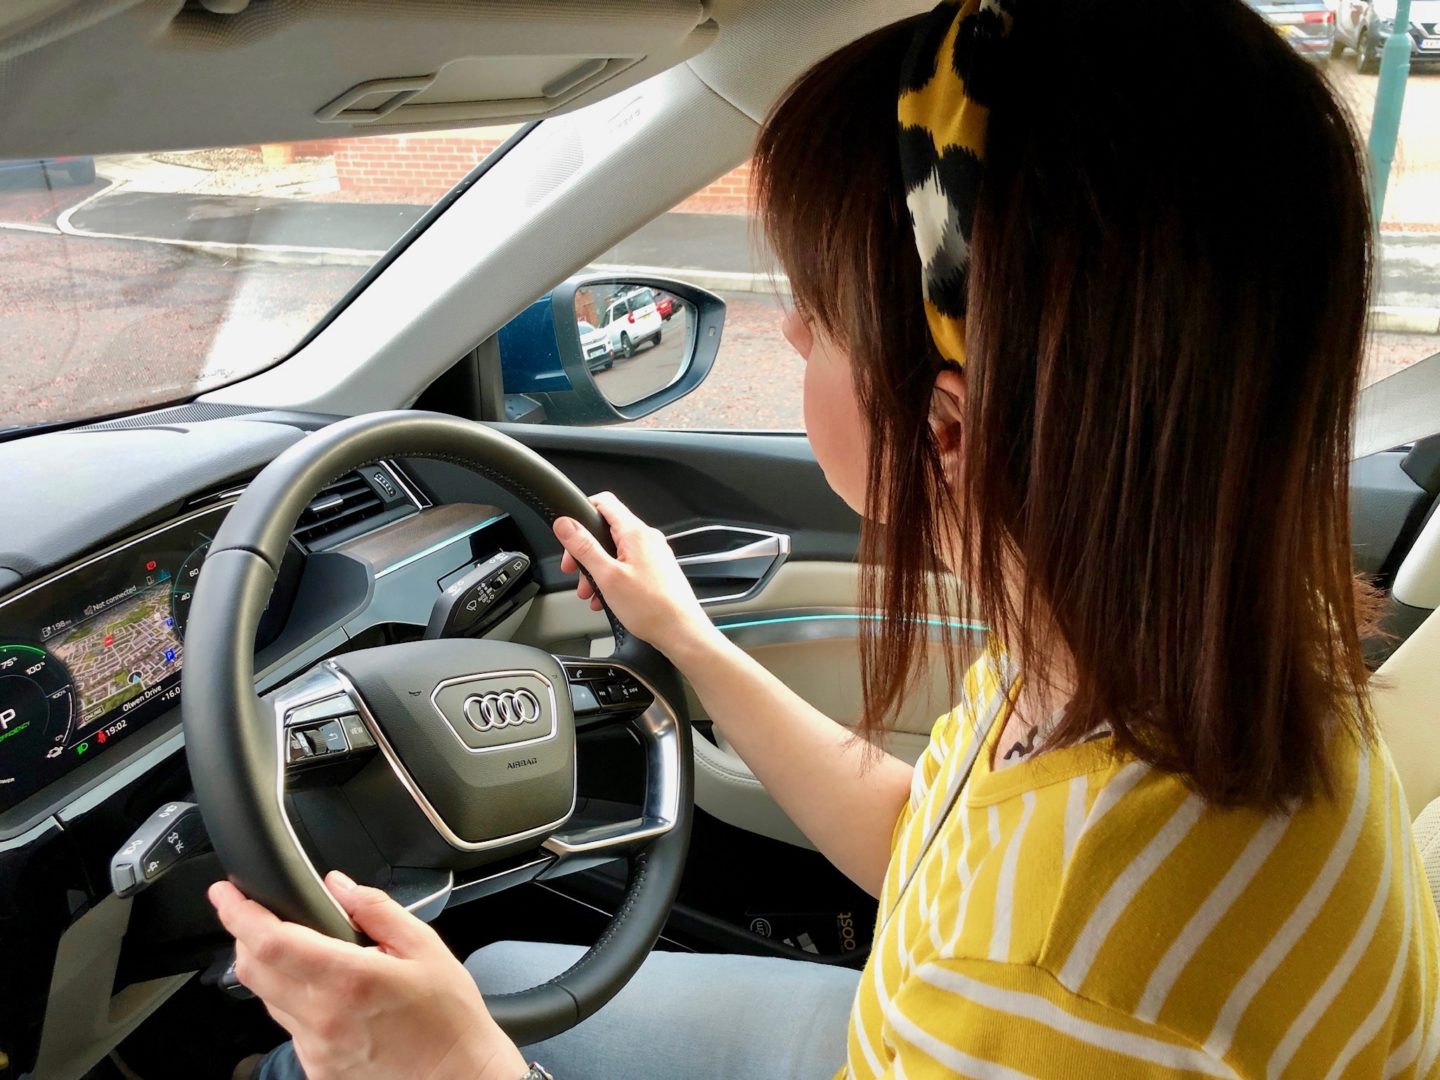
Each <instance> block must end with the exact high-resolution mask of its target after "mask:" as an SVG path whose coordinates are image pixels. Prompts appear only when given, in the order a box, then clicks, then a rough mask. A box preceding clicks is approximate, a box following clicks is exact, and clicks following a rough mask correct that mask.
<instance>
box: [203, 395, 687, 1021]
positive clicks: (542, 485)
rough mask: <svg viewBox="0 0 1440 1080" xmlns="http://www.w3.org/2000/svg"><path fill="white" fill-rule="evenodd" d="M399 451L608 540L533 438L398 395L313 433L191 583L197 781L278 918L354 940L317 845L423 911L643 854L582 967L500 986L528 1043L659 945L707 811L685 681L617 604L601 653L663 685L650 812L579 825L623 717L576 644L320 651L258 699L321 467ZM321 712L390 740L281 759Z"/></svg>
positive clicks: (222, 837)
mask: <svg viewBox="0 0 1440 1080" xmlns="http://www.w3.org/2000/svg"><path fill="white" fill-rule="evenodd" d="M388 457H399V458H415V457H429V458H441V459H444V460H446V461H450V462H454V463H456V464H459V465H463V466H466V467H468V468H470V469H472V470H474V471H475V472H478V473H480V474H481V475H483V476H485V477H486V478H487V479H489V480H492V481H494V482H496V483H498V484H500V485H501V486H502V487H504V488H506V489H507V490H508V491H510V492H511V493H512V494H514V495H515V496H516V497H518V498H520V499H521V500H523V501H524V502H525V503H526V504H527V505H528V506H529V507H530V508H531V509H532V510H534V511H535V512H536V513H537V514H539V515H540V516H541V517H543V518H544V519H545V521H546V522H547V523H549V522H553V521H554V520H555V518H556V517H558V516H561V515H565V516H569V517H572V518H575V519H576V520H578V521H579V522H581V523H582V524H583V525H585V527H586V528H588V529H589V530H590V531H591V533H592V534H593V535H594V536H595V537H596V538H597V539H599V541H600V542H601V544H603V545H604V546H605V547H606V548H607V550H609V551H611V552H612V553H613V551H614V545H613V542H612V540H611V537H610V532H609V529H608V527H607V526H606V524H605V522H604V519H603V518H602V517H601V516H600V514H599V513H598V512H597V511H596V510H595V509H594V507H592V506H591V505H590V502H589V500H587V499H586V498H585V496H584V495H583V494H582V493H581V492H580V491H579V489H577V488H576V487H575V486H574V485H573V484H572V483H570V481H569V480H568V479H566V478H565V476H564V475H562V474H561V473H560V472H559V471H557V470H556V469H555V468H554V466H552V465H550V464H549V463H548V462H546V461H545V460H544V459H543V458H541V457H540V456H539V455H537V454H535V453H534V452H533V451H531V450H529V449H528V448H526V447H524V446H522V445H521V444H520V443H518V442H516V441H515V440H513V439H510V438H508V437H507V436H505V435H501V434H499V433H498V432H496V431H493V430H491V429H489V428H486V427H483V426H481V425H478V424H472V423H469V422H467V421H463V420H458V419H455V418H453V417H446V416H442V415H439V414H435V413H424V412H411V411H400V412H389V413H375V414H370V415H366V416H358V417H354V418H352V419H349V420H343V421H340V422H339V423H336V424H332V425H331V426H329V427H327V428H325V429H324V430H322V431H320V432H318V433H317V434H314V435H311V436H309V437H307V438H306V439H304V440H302V441H301V442H299V443H297V444H296V445H295V446H292V447H291V448H290V449H288V450H286V451H285V452H284V453H283V454H281V455H280V456H279V457H278V458H276V459H275V461H274V462H272V463H271V464H270V465H269V466H268V467H267V468H266V469H265V470H264V471H263V472H261V473H260V475H259V476H258V477H257V478H256V479H255V481H254V482H253V483H252V484H250V486H249V487H248V488H247V489H246V490H245V493H244V494H243V495H242V496H241V497H240V499H239V501H238V502H237V503H236V504H235V506H234V507H233V508H232V509H231V511H230V513H229V515H228V516H227V517H226V519H225V522H224V524H223V525H222V526H221V528H220V531H219V533H218V534H217V535H216V537H215V540H214V542H213V543H212V544H211V546H210V550H209V553H208V554H207V556H206V559H205V564H204V572H203V573H202V574H201V576H200V580H199V582H198V583H197V587H196V590H195V599H194V602H193V605H192V607H191V609H190V616H189V620H188V624H187V627H186V634H185V651H186V653H187V655H186V657H185V661H186V662H185V668H184V674H183V688H184V690H183V702H184V717H185V720H184V723H185V742H186V753H187V756H188V759H189V765H190V772H191V775H192V778H193V781H194V785H195V790H196V798H197V800H198V802H199V804H200V808H201V810H202V812H203V814H204V818H205V823H206V826H207V828H208V830H209V833H210V837H211V840H212V841H213V843H214V846H215V850H216V852H217V853H218V854H219V856H220V861H221V863H222V864H223V865H224V867H225V870H226V872H227V873H228V874H229V876H230V878H231V880H232V881H234V882H235V884H236V885H237V886H238V887H239V888H240V889H241V890H242V891H243V892H245V893H246V894H247V895H248V896H250V897H252V898H254V899H255V900H257V901H259V902H260V903H262V904H264V905H265V906H266V907H268V908H270V909H271V910H272V911H274V912H276V913H277V914H278V915H280V916H281V917H282V918H285V919H288V920H291V921H293V922H298V923H302V924H304V925H307V926H310V927H313V928H314V929H316V930H319V931H322V932H323V933H326V934H329V935H331V936H333V937H336V938H340V939H343V940H347V941H357V942H358V941H360V940H361V938H360V935H359V934H358V933H357V931H356V930H355V928H354V927H353V926H352V925H351V923H350V921H349V919H348V918H347V917H346V915H345V914H344V912H343V911H342V910H341V908H340V907H339V905H338V904H337V903H336V902H335V900H334V898H333V897H332V896H331V895H330V893H329V891H328V890H327V889H326V888H325V886H324V884H323V883H322V881H321V878H320V875H319V873H318V872H317V870H316V866H315V861H314V860H312V856H311V854H310V853H309V852H307V846H308V847H309V848H311V849H312V850H314V851H316V852H317V853H318V857H319V858H320V859H321V861H322V862H323V861H327V860H328V861H331V862H332V864H334V863H345V864H346V865H345V869H346V870H347V871H349V872H351V876H359V877H360V878H361V879H362V880H364V881H366V882H367V883H369V884H377V885H380V886H381V887H382V888H386V889H387V890H388V891H390V893H391V895H392V896H395V897H396V898H397V899H399V900H401V902H402V903H406V906H408V907H410V908H411V910H413V911H415V912H416V913H417V914H419V915H420V916H421V917H433V916H434V915H435V914H438V912H439V911H440V910H441V909H443V908H444V907H445V905H446V903H447V902H451V903H453V902H457V901H459V900H460V899H462V898H468V897H464V894H465V893H466V892H469V893H470V894H471V895H483V894H484V893H486V892H494V891H497V890H498V889H499V888H504V887H508V886H509V885H511V884H518V883H520V882H522V881H528V880H534V879H535V878H536V877H545V876H555V875H557V874H560V873H566V872H571V871H573V870H575V869H578V868H583V867H585V866H590V865H596V864H598V863H600V862H605V861H608V860H611V859H617V858H625V859H627V860H628V861H629V871H630V873H629V881H628V885H627V889H626V893H625V895H624V897H623V899H622V901H621V903H620V905H619V907H618V908H617V909H616V913H615V916H614V917H613V918H612V919H611V921H610V924H609V925H608V926H607V927H606V929H605V931H604V932H603V933H602V934H601V936H600V938H599V939H598V940H597V941H596V943H595V944H594V945H593V946H592V947H591V948H590V950H589V951H588V952H586V953H585V954H584V956H583V957H582V958H581V959H580V960H579V961H578V962H577V963H576V964H575V965H574V966H573V967H571V968H570V969H569V970H568V971H566V972H564V973H563V974H561V975H558V976H556V977H555V978H554V979H551V980H550V981H549V982H547V983H544V984H542V985H540V986H536V987H534V988H532V989H530V990H526V991H523V992H521V993H517V994H507V995H495V996H491V997H489V998H487V1003H488V1005H489V1007H490V1011H491V1012H492V1013H493V1014H494V1016H495V1018H496V1019H497V1020H498V1021H499V1023H500V1026H501V1027H502V1028H503V1029H504V1030H505V1031H506V1032H507V1033H508V1034H509V1035H510V1036H511V1037H512V1038H514V1039H515V1040H516V1041H517V1042H520V1043H527V1042H534V1041H536V1040H539V1039H542V1038H548V1037H549V1036H551V1035H555V1034H558V1033H560V1032H562V1031H564V1030H566V1029H568V1028H570V1027H572V1026H574V1025H575V1024H576V1023H578V1022H579V1021H581V1020H583V1019H585V1018H586V1017H587V1016H589V1015H591V1014H592V1013H594V1012H595V1011H596V1010H597V1009H599V1008H600V1007H601V1006H602V1005H604V1004H605V1003H606V1002H607V1001H609V1000H610V998H611V997H613V996H614V995H615V993H616V992H617V991H618V990H619V989H620V988H621V987H622V986H624V985H625V983H626V982H627V981H628V980H629V978H630V977H631V976H632V975H633V974H634V973H635V971H636V969H637V968H639V966H640V963H641V961H643V960H644V958H645V956H646V955H647V954H648V953H649V951H650V949H651V947H652V946H653V945H654V943H655V940H656V938H657V937H658V935H659V933H660V929H661V927H662V926H663V925H664V922H665V918H666V916H667V915H668V913H669V911H670V907H671V905H672V904H673V903H674V899H675V893H676V890H677V888H678V886H679V883H680V874H681V871H682V870H683V868H684V862H685V853H686V847H687V844H688V841H689V833H690V819H691V813H692V809H693V802H692V798H693V795H692V769H693V764H692V760H691V754H690V733H689V725H688V723H687V722H686V719H685V713H684V701H685V699H684V694H683V692H682V690H681V685H680V680H679V676H678V675H677V673H676V671H675V669H674V668H673V666H671V665H670V663H669V662H668V661H666V660H665V659H664V657H662V656H661V654H660V653H659V652H657V651H656V650H655V649H653V648H651V647H650V646H648V645H646V644H644V643H643V642H641V641H639V640H637V639H636V638H633V637H631V636H629V635H628V634H626V633H625V630H624V628H623V627H622V626H620V624H619V623H618V622H617V621H616V620H615V619H614V617H613V616H611V624H612V627H613V628H614V631H615V641H616V652H615V655H614V657H613V658H612V659H610V660H606V661H604V663H605V664H606V665H607V666H615V667H618V668H621V669H622V670H623V671H626V672H628V673H629V674H630V675H631V676H633V677H634V678H635V680H636V681H637V682H638V683H639V684H640V686H641V688H642V692H644V691H648V694H645V695H644V696H645V697H653V704H650V705H649V706H648V707H647V708H645V709H644V711H643V713H641V714H639V715H638V716H636V715H635V714H634V713H633V712H631V713H630V714H628V716H627V717H626V719H628V720H629V722H631V723H632V725H633V728H634V731H635V734H636V735H637V737H638V738H639V740H640V742H641V743H642V745H643V746H644V748H645V761H646V766H645V767H646V785H645V791H646V794H645V804H644V806H643V808H642V811H641V814H640V816H639V817H638V818H635V819H633V820H631V821H626V822H621V823H618V824H616V823H606V824H602V825H594V826H591V827H589V828H580V827H577V826H575V825H573V824H571V823H569V819H570V816H571V814H572V812H573V810H574V806H575V801H576V793H575V777H576V773H575V760H576V729H577V727H582V728H583V727H587V726H590V725H591V724H598V723H604V722H607V721H609V722H615V720H616V717H615V714H614V713H613V712H611V713H609V714H601V715H598V716H592V717H585V716H582V717H580V718H579V719H578V720H577V718H576V715H575V712H574V710H573V708H572V705H571V699H570V694H569V689H568V685H567V678H566V672H565V669H564V667H563V665H562V663H561V661H560V660H558V659H557V658H556V657H554V656H552V655H550V654H549V653H546V652H543V651H541V650H539V649H533V648H529V647H527V646H523V645H518V644H514V643H511V642H491V641H484V640H474V639H465V638H461V639H440V640H431V641H416V642H409V643H404V644H397V645H388V646H383V647H380V648H372V649H364V650H360V651H356V652H349V653H344V654H341V655H338V656H335V657H333V658H331V659H329V660H326V661H322V662H321V663H319V664H317V665H315V666H314V667H312V668H311V669H310V670H309V671H308V672H306V673H305V674H304V675H301V676H300V677H299V678H297V679H294V680H292V681H291V682H289V683H288V684H286V686H284V687H282V688H281V689H280V690H279V691H276V692H274V693H272V694H270V695H267V696H266V697H265V698H263V699H262V698H260V697H258V696H257V695H256V693H255V670H254V667H255V658H254V649H253V647H252V644H251V643H252V642H254V640H255V632H256V627H257V626H258V625H259V621H260V616H261V614H262V612H263V611H264V609H265V605H266V602H267V601H268V599H269V596H270V592H271V589H272V588H273V586H274V584H275V580H276V574H277V570H278V568H279V566H280V563H281V559H282V557H283V556H284V554H285V549H286V545H287V544H288V543H289V540H290V534H291V533H292V532H293V531H294V528H295V523H296V521H297V520H298V518H299V517H300V514H301V512H302V511H303V510H304V509H305V507H306V506H307V505H308V503H309V502H310V500H311V499H313V498H314V497H315V495H316V494H317V493H318V492H319V491H320V489H321V488H322V487H323V486H324V485H325V484H327V483H329V482H330V481H332V480H334V479H335V478H337V477H339V476H342V475H344V474H345V473H347V472H349V471H350V470H352V469H356V468H359V467H360V466H361V465H364V464H366V463H368V462H371V461H375V460H377V459H380V458H388ZM507 690H508V691H510V692H511V695H512V697H511V700H512V702H513V700H515V698H514V695H515V694H518V693H520V692H521V691H528V694H523V695H522V697H523V700H524V705H525V707H524V709H523V710H522V711H523V714H524V715H523V722H516V723H513V724H506V725H493V724H487V723H486V722H485V721H484V719H483V717H482V719H481V720H480V721H479V722H478V723H477V722H474V721H473V719H472V717H471V715H469V714H476V715H479V714H481V713H482V711H483V710H482V709H481V707H480V706H481V703H482V702H483V701H484V700H485V697H486V695H487V694H492V695H493V694H495V693H497V692H498V693H501V694H503V693H504V692H505V691H507ZM532 703H533V704H532ZM537 708H538V715H537ZM324 717H331V718H334V717H339V718H341V720H342V723H343V724H345V725H348V726H349V729H350V731H351V732H352V736H353V735H354V734H356V733H358V738H357V737H352V738H350V739H349V740H348V741H349V742H350V743H352V744H354V743H364V742H365V741H366V740H365V736H366V735H367V734H368V736H369V738H370V740H372V741H373V742H374V743H375V744H376V746H375V748H374V749H373V750H370V751H368V756H362V757H363V764H362V763H358V762H356V763H353V764H352V766H351V767H350V768H348V769H345V770H338V771H337V770H310V771H308V772H307V773H306V774H305V777H304V778H303V780H302V781H300V782H298V783H297V782H296V780H295V777H293V776H292V775H290V771H289V770H288V769H287V765H286V760H287V740H288V739H289V738H290V732H288V731H287V724H289V725H290V726H292V727H293V726H294V725H295V723H296V722H297V719H298V720H315V719H318V718H324ZM357 725H363V726H364V730H363V731H361V730H360V728H359V727H358V726H357ZM326 774H330V775H329V777H328V778H327V775H326ZM302 802H303V807H302V805H301V804H302ZM567 825H568V826H569V827H568V828H567ZM301 833H303V834H304V835H306V837H307V844H306V845H302V844H301V841H300V839H299V835H300V834H301ZM354 869H359V871H360V873H359V874H358V875H357V874H356V873H354V872H353V871H354Z"/></svg>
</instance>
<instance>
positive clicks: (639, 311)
mask: <svg viewBox="0 0 1440 1080" xmlns="http://www.w3.org/2000/svg"><path fill="white" fill-rule="evenodd" d="M600 326H601V328H602V329H603V330H605V331H606V333H607V335H608V337H609V342H610V351H611V353H612V354H614V355H617V356H621V357H624V358H625V359H627V360H628V359H630V357H632V356H634V355H635V353H636V352H638V351H639V349H640V345H641V343H642V342H645V341H649V342H651V343H652V344H655V345H659V344H660V336H661V333H662V332H663V331H664V328H665V320H664V319H662V318H661V317H660V312H659V310H658V309H657V308H656V306H655V293H654V292H653V291H652V290H650V289H633V290H631V291H630V292H626V293H622V294H621V295H619V296H617V297H615V299H613V300H611V301H610V304H609V305H608V306H607V307H606V308H605V315H604V317H603V318H601V320H600Z"/></svg>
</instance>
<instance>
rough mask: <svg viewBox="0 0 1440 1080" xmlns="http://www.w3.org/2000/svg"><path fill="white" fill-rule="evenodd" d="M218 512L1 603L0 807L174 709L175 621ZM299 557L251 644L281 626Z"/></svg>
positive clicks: (289, 561) (288, 563) (179, 650)
mask: <svg viewBox="0 0 1440 1080" xmlns="http://www.w3.org/2000/svg"><path fill="white" fill-rule="evenodd" d="M228 510H229V506H217V507H214V508H213V509H210V510H204V511H200V512H198V513H195V514H192V515H190V516H189V517H186V518H182V519H180V520H179V521H176V522H174V523H172V524H170V525H167V526H164V527H162V528H160V529H157V530H155V531H153V532H150V533H146V534H144V535H142V536H139V537H137V538H135V539H134V540H130V541H127V542H126V543H124V544H121V545H120V546H118V547H116V548H113V549H111V550H110V551H108V552H106V553H104V554H102V555H98V556H96V557H94V558H92V559H88V560H86V561H84V562H81V563H79V564H77V565H76V566H73V567H71V568H70V569H68V570H64V571H61V572H60V573H59V574H56V575H54V576H53V577H50V578H48V579H46V580H44V581H42V582H40V583H38V584H36V585H32V586H27V587H25V588H23V589H21V590H20V591H19V592H17V593H15V594H13V595H12V596H10V597H9V598H7V599H5V600H0V809H8V808H9V807H11V806H14V805H15V804H16V803H18V802H19V801H20V800H22V799H24V798H26V797H27V796H29V795H32V794H34V793H35V792H36V791H39V790H40V789H41V788H43V787H44V786H45V785H47V784H49V783H51V782H52V781H54V780H56V779H57V778H58V777H60V776H63V775H64V774H65V773H67V772H69V771H70V770H72V769H74V768H76V767H78V766H79V765H80V764H82V763H83V762H84V761H86V760H88V759H90V758H92V757H93V756H94V755H96V754H99V753H102V752H103V751H104V750H105V749H106V748H107V747H109V746H110V745H111V744H113V743H114V742H116V741H117V740H119V739H123V738H124V737H125V736H126V735H128V734H130V733H131V732H133V731H136V730H138V729H139V728H141V727H143V726H144V725H145V724H146V723H148V722H149V721H151V720H153V719H154V718H155V717H157V716H159V715H161V714H162V713H164V712H166V711H168V710H169V709H170V708H172V707H174V706H175V705H176V704H177V703H178V701H179V699H180V671H181V668H182V666H183V664H184V660H185V624H186V621H187V619H188V618H189V615H190V602H191V600H192V598H193V596H194V592H195V583H196V581H197V580H198V579H199V577H200V568H201V566H202V565H203V563H204V559H205V553H206V551H207V550H208V549H209V546H210V540H211V538H212V537H213V536H214V535H215V532H216V530H217V529H219V527H220V523H221V522H222V521H223V520H224V518H225V514H226V512H227V511H228ZM302 565H303V556H302V555H301V553H300V551H299V549H298V548H296V547H294V546H293V545H292V546H291V549H290V552H289V555H288V556H287V558H286V560H285V564H284V566H283V567H282V569H281V574H280V581H279V582H278V583H277V584H276V587H275V591H274V594H273V595H272V596H271V598H270V605H269V607H268V608H267V609H266V611H265V616H264V618H262V620H261V623H260V630H259V634H258V635H257V637H256V645H257V647H260V646H263V645H265V644H268V643H269V642H270V641H273V640H274V639H275V637H276V636H278V634H279V632H280V630H281V628H282V627H283V626H284V621H285V616H286V614H287V612H288V609H289V605H290V600H291V599H292V598H293V596H294V591H295V586H296V584H297V583H298V580H299V575H300V570H301V568H302Z"/></svg>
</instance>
